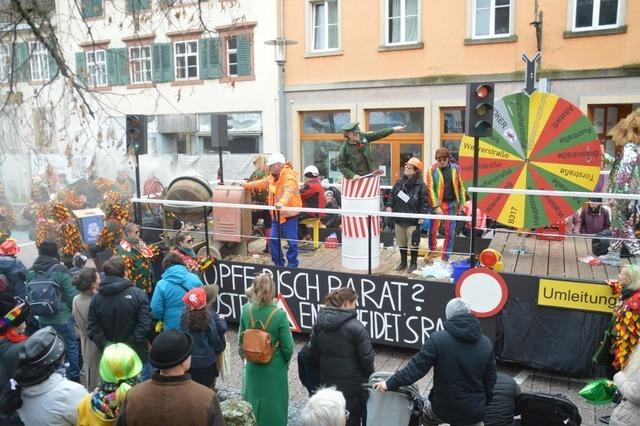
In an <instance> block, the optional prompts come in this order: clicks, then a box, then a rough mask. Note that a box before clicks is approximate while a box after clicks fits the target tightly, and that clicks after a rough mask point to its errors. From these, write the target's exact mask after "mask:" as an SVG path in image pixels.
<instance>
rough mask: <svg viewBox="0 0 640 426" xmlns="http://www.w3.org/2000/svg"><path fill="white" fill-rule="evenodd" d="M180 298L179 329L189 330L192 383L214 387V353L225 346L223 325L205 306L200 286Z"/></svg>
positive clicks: (202, 290)
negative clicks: (181, 303) (181, 312)
mask: <svg viewBox="0 0 640 426" xmlns="http://www.w3.org/2000/svg"><path fill="white" fill-rule="evenodd" d="M182 300H183V302H184V304H185V305H186V309H185V310H184V313H183V314H182V320H181V323H180V330H182V331H183V332H185V333H189V334H190V335H191V337H192V339H193V352H192V353H191V369H190V370H189V374H190V375H191V379H193V381H194V382H196V383H200V384H201V385H204V386H206V387H208V388H214V387H215V383H216V378H217V377H218V369H219V366H218V365H217V363H216V355H217V354H219V353H222V352H223V351H224V348H225V347H226V345H227V343H226V341H225V338H224V333H225V332H226V331H227V324H226V322H225V321H224V320H223V319H221V318H220V317H219V316H218V314H217V313H216V312H215V311H213V310H210V309H209V305H208V303H207V294H206V292H205V290H204V288H202V287H197V288H194V289H192V290H189V291H188V292H187V294H185V295H184V297H183V298H182ZM220 331H222V333H220Z"/></svg>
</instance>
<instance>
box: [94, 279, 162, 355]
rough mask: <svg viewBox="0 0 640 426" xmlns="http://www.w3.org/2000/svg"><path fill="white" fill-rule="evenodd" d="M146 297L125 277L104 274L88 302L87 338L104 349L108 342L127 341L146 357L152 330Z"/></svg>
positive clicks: (139, 353)
mask: <svg viewBox="0 0 640 426" xmlns="http://www.w3.org/2000/svg"><path fill="white" fill-rule="evenodd" d="M151 323H152V321H151V311H150V310H149V298H148V297H147V294H146V293H145V292H144V290H141V289H139V288H136V287H133V286H132V285H131V281H129V280H127V279H126V278H121V277H114V276H105V277H104V278H103V279H102V281H101V282H100V287H98V292H97V293H96V294H95V295H94V296H93V299H91V304H90V305H89V327H88V334H89V338H90V339H91V340H92V341H93V342H94V343H95V344H96V345H97V346H98V347H99V348H100V350H103V349H104V347H105V346H106V345H107V344H108V343H126V344H128V345H129V346H131V347H132V348H133V349H135V351H136V352H137V353H138V355H139V356H140V358H141V359H142V360H143V361H146V359H147V337H148V335H149V331H150V330H151Z"/></svg>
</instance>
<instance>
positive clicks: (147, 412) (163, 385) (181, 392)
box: [116, 373, 225, 426]
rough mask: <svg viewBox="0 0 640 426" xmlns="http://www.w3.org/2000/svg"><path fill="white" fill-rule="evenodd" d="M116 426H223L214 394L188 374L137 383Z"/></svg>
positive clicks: (152, 378) (128, 396) (218, 403)
mask: <svg viewBox="0 0 640 426" xmlns="http://www.w3.org/2000/svg"><path fill="white" fill-rule="evenodd" d="M116 424H117V425H118V426H136V425H140V426H147V425H158V426H160V425H180V426H205V425H207V426H224V424H225V421H224V418H223V417H222V411H221V410H220V402H219V401H218V397H217V396H216V393H215V392H214V391H212V390H211V389H209V388H207V387H204V386H202V385H200V384H198V383H196V382H194V381H193V380H191V377H190V376H189V375H188V374H184V375H182V376H161V375H160V374H158V373H156V374H154V375H153V376H152V377H151V380H147V381H146V382H143V383H140V384H138V385H136V386H134V387H133V388H131V390H130V391H129V393H127V396H126V398H125V401H124V404H123V405H122V408H121V409H120V416H119V417H118V422H117V423H116Z"/></svg>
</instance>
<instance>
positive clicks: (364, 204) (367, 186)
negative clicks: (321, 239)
mask: <svg viewBox="0 0 640 426" xmlns="http://www.w3.org/2000/svg"><path fill="white" fill-rule="evenodd" d="M342 208H343V209H344V210H351V211H361V212H362V213H363V214H361V215H359V214H357V215H343V216H342V266H343V267H344V268H347V269H351V270H357V271H366V270H367V269H368V267H369V260H368V257H369V250H368V248H367V244H368V242H369V234H368V227H367V215H368V213H371V212H379V211H380V177H379V176H371V177H366V178H363V179H358V180H353V179H343V180H342ZM378 266H380V218H379V217H378V216H371V269H375V268H377V267H378Z"/></svg>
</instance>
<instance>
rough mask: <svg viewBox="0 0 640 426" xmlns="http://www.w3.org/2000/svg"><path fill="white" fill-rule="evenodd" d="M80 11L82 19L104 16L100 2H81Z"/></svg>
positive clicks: (87, 0) (94, 0) (98, 0)
mask: <svg viewBox="0 0 640 426" xmlns="http://www.w3.org/2000/svg"><path fill="white" fill-rule="evenodd" d="M80 10H81V12H82V17H83V18H95V17H96V16H102V15H104V9H103V7H102V0H82V2H81V4H80Z"/></svg>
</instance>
